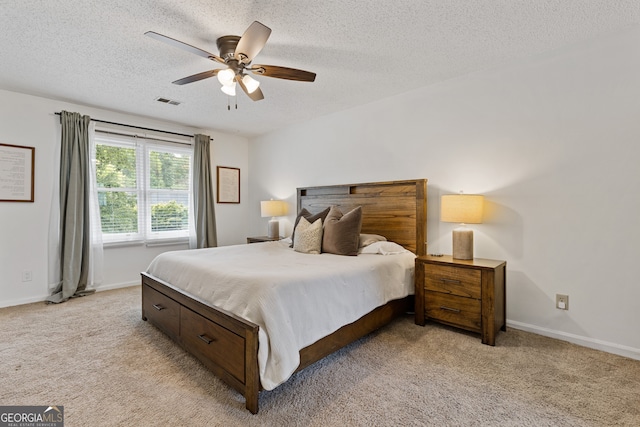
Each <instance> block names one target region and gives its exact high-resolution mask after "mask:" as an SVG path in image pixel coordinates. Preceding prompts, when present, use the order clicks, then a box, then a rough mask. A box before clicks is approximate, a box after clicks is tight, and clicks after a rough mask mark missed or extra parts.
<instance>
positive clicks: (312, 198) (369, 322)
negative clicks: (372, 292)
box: [142, 179, 427, 413]
mask: <svg viewBox="0 0 640 427" xmlns="http://www.w3.org/2000/svg"><path fill="white" fill-rule="evenodd" d="M426 205H427V202H426V180H424V179H420V180H407V181H391V182H378V183H364V184H346V185H332V186H322V187H305V188H298V190H297V209H298V212H300V211H301V210H303V209H306V210H308V211H309V212H320V211H322V210H323V209H325V208H327V207H330V206H338V207H339V208H340V209H341V210H342V211H343V212H348V211H350V210H351V209H354V208H356V207H358V206H360V207H361V208H362V230H361V232H362V233H369V234H378V235H382V236H385V237H386V238H387V239H388V240H390V241H393V242H396V243H398V244H400V245H402V246H403V247H404V248H406V249H407V250H409V251H411V252H412V253H413V254H416V255H423V254H424V253H425V252H426V247H425V245H426V243H425V242H426V212H427V210H426V209H427V206H426ZM239 246H243V247H244V248H245V249H242V248H240V247H239ZM239 246H238V247H231V248H229V250H228V252H234V251H239V250H241V249H242V250H245V251H247V255H246V256H247V260H251V259H253V258H252V256H253V255H252V254H253V253H255V252H259V251H264V250H267V251H274V253H276V254H279V252H277V251H280V250H281V248H280V247H281V246H283V244H282V243H280V242H269V243H258V244H252V245H239ZM200 251H202V252H200V253H202V254H205V253H206V251H207V250H200ZM192 252H193V251H192ZM307 256H308V257H311V258H308V259H312V258H313V257H314V256H313V255H307ZM323 256H324V255H321V256H320V257H323ZM365 257H366V256H358V257H342V258H345V260H344V262H347V260H346V258H355V259H360V258H362V262H365V261H366V260H365V259H364V258H365ZM256 259H258V258H256ZM282 259H283V260H284V259H285V257H282ZM314 259H316V258H314ZM355 259H354V260H353V261H355ZM358 262H360V261H358ZM185 268H187V267H185ZM174 269H175V267H173V266H171V267H170V268H169V267H166V268H165V270H174ZM155 271H156V272H157V271H161V269H160V270H155ZM268 273H269V272H267V271H265V275H267V274H268ZM156 274H157V275H158V276H162V277H163V278H160V277H156V276H155V275H154V274H150V273H142V319H143V320H147V321H149V322H150V323H152V324H153V325H155V326H156V327H157V328H158V329H160V330H162V331H163V332H164V333H165V334H167V335H168V336H169V337H170V338H171V339H172V340H173V341H175V342H176V343H177V344H179V345H180V346H182V347H183V348H184V349H185V350H187V351H188V352H189V353H191V354H192V355H193V356H195V357H196V358H197V359H199V360H200V361H201V362H202V363H203V364H204V365H205V366H207V367H208V368H209V369H210V370H211V371H212V372H213V373H214V374H215V375H216V376H218V377H219V378H220V379H222V380H223V381H224V382H226V383H227V384H229V385H230V386H231V387H233V388H235V389H236V390H238V391H239V392H240V393H241V394H243V396H244V398H245V403H246V408H247V409H248V410H249V411H251V412H252V413H257V412H258V400H259V399H258V398H259V393H260V391H261V390H262V389H264V388H266V389H270V387H263V385H262V383H261V374H263V375H264V368H263V365H264V364H263V359H264V351H265V346H264V345H263V347H262V348H260V345H259V343H260V339H263V340H264V337H263V336H264V331H263V330H261V327H260V326H259V324H258V323H261V322H258V321H256V322H252V321H249V320H247V318H246V316H244V315H242V316H241V315H238V314H235V313H234V312H232V311H230V310H227V309H225V308H222V307H225V305H223V304H219V305H215V304H212V303H210V302H207V301H208V300H210V299H209V298H205V297H203V296H202V295H203V294H201V293H199V292H197V291H194V290H193V288H188V287H186V286H184V285H183V284H180V285H179V286H177V285H176V283H171V282H172V281H174V280H173V279H171V280H165V277H171V276H165V275H164V274H160V273H156ZM367 280H368V279H367ZM174 282H175V281H174ZM185 288H187V289H190V290H185ZM327 304H330V303H328V302H327ZM411 310H413V302H412V298H411V295H409V296H406V297H400V298H395V299H391V300H390V301H388V302H387V303H385V304H383V305H380V306H377V307H375V308H373V309H372V310H371V311H369V312H367V313H365V314H363V315H362V316H360V317H358V318H357V319H355V320H354V321H352V322H350V323H348V324H344V325H342V326H340V327H339V328H337V329H335V331H334V332H331V333H329V334H328V335H326V336H323V337H321V338H319V339H317V340H314V341H313V342H312V343H309V344H308V345H306V346H304V347H302V348H301V349H300V350H299V354H296V360H295V363H296V365H297V367H296V368H295V369H294V371H298V370H301V369H304V368H305V367H307V366H309V365H310V364H312V363H314V362H315V361H317V360H320V359H321V358H323V357H325V356H327V355H328V354H331V353H333V352H334V351H336V350H338V349H340V348H341V347H343V346H345V345H347V344H349V343H351V342H353V341H355V340H357V339H359V338H361V337H362V336H364V335H366V334H368V333H370V332H372V331H373V330H376V329H378V328H379V327H381V326H383V325H385V324H386V323H388V322H390V321H391V320H393V319H394V318H395V317H397V316H399V315H401V314H403V313H406V312H407V311H411ZM234 311H235V312H236V313H237V311H236V310H234ZM263 328H264V327H263ZM261 336H262V338H260V337H261ZM262 342H263V343H264V341H262ZM260 350H262V353H260ZM263 378H264V377H263ZM263 381H264V379H263ZM276 385H277V383H276ZM270 386H272V384H270Z"/></svg>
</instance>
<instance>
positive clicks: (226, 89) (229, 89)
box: [220, 82, 236, 96]
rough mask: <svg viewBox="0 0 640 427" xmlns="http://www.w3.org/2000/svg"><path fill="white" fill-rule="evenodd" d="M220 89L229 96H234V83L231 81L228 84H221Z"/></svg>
mask: <svg viewBox="0 0 640 427" xmlns="http://www.w3.org/2000/svg"><path fill="white" fill-rule="evenodd" d="M220 90H221V91H223V92H224V93H226V94H227V95H229V96H236V83H235V82H233V83H232V84H230V85H222V87H221V88H220Z"/></svg>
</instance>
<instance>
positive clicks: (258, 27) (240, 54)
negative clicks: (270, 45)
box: [233, 21, 271, 64]
mask: <svg viewBox="0 0 640 427" xmlns="http://www.w3.org/2000/svg"><path fill="white" fill-rule="evenodd" d="M270 35H271V28H269V27H267V26H266V25H263V24H261V23H260V22H258V21H253V23H252V24H251V25H249V28H247V30H246V31H245V32H244V34H243V35H242V37H240V41H238V45H237V46H236V51H235V53H234V54H233V55H234V56H235V58H236V59H238V60H239V61H240V62H242V63H244V64H248V63H250V62H251V61H253V58H255V56H256V55H257V54H258V53H259V52H260V51H261V50H262V48H263V47H264V45H265V44H266V43H267V39H269V36H270Z"/></svg>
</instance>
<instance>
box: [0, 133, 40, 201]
mask: <svg viewBox="0 0 640 427" xmlns="http://www.w3.org/2000/svg"><path fill="white" fill-rule="evenodd" d="M35 154H36V149H35V147H24V146H22V145H10V144H2V143H0V202H33V189H34V170H33V169H34V166H35V158H36V156H35Z"/></svg>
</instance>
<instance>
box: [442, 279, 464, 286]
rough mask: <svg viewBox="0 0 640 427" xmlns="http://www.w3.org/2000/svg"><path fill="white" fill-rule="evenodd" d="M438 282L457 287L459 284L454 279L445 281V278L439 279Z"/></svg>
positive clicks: (458, 281)
mask: <svg viewBox="0 0 640 427" xmlns="http://www.w3.org/2000/svg"><path fill="white" fill-rule="evenodd" d="M440 281H441V282H442V283H452V284H454V285H459V284H460V283H461V282H460V280H455V279H445V278H442V279H440Z"/></svg>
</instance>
